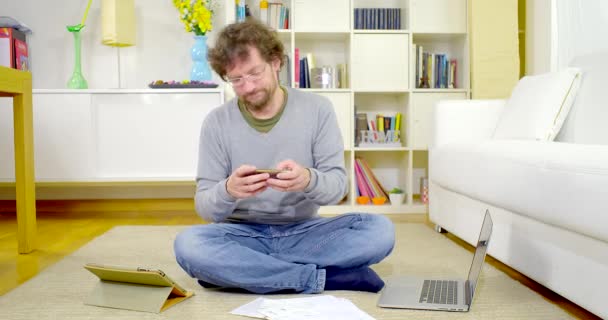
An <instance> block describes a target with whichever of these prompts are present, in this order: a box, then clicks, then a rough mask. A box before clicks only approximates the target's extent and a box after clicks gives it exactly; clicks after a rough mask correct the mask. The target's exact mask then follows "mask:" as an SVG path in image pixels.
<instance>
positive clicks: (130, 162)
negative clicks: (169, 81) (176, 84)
mask: <svg viewBox="0 0 608 320" xmlns="http://www.w3.org/2000/svg"><path fill="white" fill-rule="evenodd" d="M220 99H221V97H220V93H171V94H163V93H158V94H157V93H149V94H148V93H146V94H97V95H95V96H94V98H93V108H94V111H95V114H96V117H95V120H96V123H95V126H96V129H97V148H98V175H99V176H100V177H101V178H124V179H137V178H193V177H194V176H195V173H196V163H197V159H198V140H199V135H200V128H201V124H202V122H203V119H204V118H205V116H206V115H207V114H208V113H209V112H210V111H211V110H212V109H213V108H215V107H216V106H219V105H220V104H221V101H220Z"/></svg>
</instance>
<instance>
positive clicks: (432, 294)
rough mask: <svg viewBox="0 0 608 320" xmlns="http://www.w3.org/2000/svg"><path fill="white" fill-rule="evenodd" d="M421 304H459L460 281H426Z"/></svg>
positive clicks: (423, 286) (421, 295)
mask: <svg viewBox="0 0 608 320" xmlns="http://www.w3.org/2000/svg"><path fill="white" fill-rule="evenodd" d="M420 303H435V304H457V303H458V281H453V280H424V284H423V285H422V293H420Z"/></svg>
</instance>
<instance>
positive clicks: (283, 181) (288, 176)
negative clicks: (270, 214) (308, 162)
mask: <svg viewBox="0 0 608 320" xmlns="http://www.w3.org/2000/svg"><path fill="white" fill-rule="evenodd" d="M277 169H278V170H280V171H281V172H279V173H277V175H276V177H275V178H272V177H271V178H270V179H268V180H267V181H266V183H267V185H268V186H269V187H271V188H272V189H275V190H277V191H284V192H288V191H304V189H306V187H307V186H308V184H309V183H310V171H309V170H308V169H306V168H304V167H302V166H301V165H299V164H298V163H297V162H295V161H293V160H285V161H282V162H281V163H279V164H278V165H277Z"/></svg>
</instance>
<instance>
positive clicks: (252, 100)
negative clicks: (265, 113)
mask: <svg viewBox="0 0 608 320" xmlns="http://www.w3.org/2000/svg"><path fill="white" fill-rule="evenodd" d="M277 87H278V86H277V85H270V86H268V87H262V88H260V89H258V90H256V91H254V92H252V93H250V94H248V95H246V96H242V97H241V100H242V101H243V103H244V104H245V106H247V108H248V109H250V110H252V111H261V110H263V109H264V108H265V107H266V105H267V104H268V102H269V101H270V99H271V98H272V97H273V96H274V94H275V92H276V91H277Z"/></svg>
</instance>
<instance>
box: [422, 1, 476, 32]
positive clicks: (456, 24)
mask: <svg viewBox="0 0 608 320" xmlns="http://www.w3.org/2000/svg"><path fill="white" fill-rule="evenodd" d="M411 1H412V2H411V6H412V14H411V17H412V24H411V28H412V32H415V33H466V32H467V20H466V19H467V1H466V0H411Z"/></svg>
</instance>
